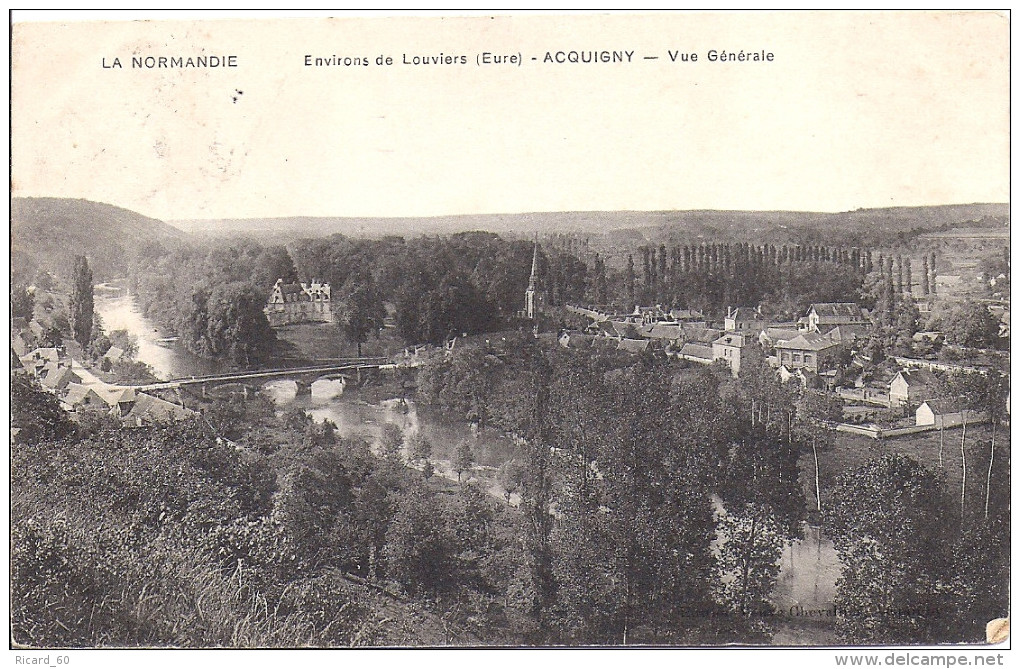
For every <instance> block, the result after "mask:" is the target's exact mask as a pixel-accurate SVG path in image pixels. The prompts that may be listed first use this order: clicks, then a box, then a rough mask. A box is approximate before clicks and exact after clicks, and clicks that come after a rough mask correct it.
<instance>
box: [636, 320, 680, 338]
mask: <svg viewBox="0 0 1020 669" xmlns="http://www.w3.org/2000/svg"><path fill="white" fill-rule="evenodd" d="M639 332H640V334H641V336H642V337H648V338H649V339H669V340H675V339H681V338H682V337H683V336H684V329H683V326H682V325H680V324H679V323H674V324H665V323H652V324H651V325H645V326H643V327H642V328H641V329H640V331H639Z"/></svg>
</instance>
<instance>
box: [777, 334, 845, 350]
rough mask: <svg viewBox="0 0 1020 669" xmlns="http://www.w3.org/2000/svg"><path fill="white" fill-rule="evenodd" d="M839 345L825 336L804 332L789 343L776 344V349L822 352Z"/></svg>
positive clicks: (780, 342)
mask: <svg viewBox="0 0 1020 669" xmlns="http://www.w3.org/2000/svg"><path fill="white" fill-rule="evenodd" d="M837 344H839V342H838V341H835V340H833V339H830V338H829V337H828V336H827V335H820V334H817V333H814V332H804V333H801V334H799V335H797V336H796V337H795V338H794V339H791V340H789V341H779V342H776V348H785V349H791V350H795V351H824V350H825V349H827V348H831V347H833V346H836V345H837Z"/></svg>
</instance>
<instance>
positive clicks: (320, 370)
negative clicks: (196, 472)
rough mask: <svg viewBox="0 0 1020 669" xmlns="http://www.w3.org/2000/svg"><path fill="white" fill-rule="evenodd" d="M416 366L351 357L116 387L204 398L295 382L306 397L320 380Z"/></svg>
mask: <svg viewBox="0 0 1020 669" xmlns="http://www.w3.org/2000/svg"><path fill="white" fill-rule="evenodd" d="M414 366H417V365H416V364H414V363H413V362H411V363H400V364H398V363H394V362H392V361H390V360H389V359H388V358H354V359H351V360H344V361H337V362H335V363H331V364H327V365H315V366H311V367H288V368H285V369H260V370H252V371H241V372H229V373H225V374H210V375H207V376H186V377H183V378H179V379H170V380H169V381H160V382H158V383H146V384H139V385H123V386H118V387H119V388H123V389H125V390H126V389H129V388H130V389H133V390H136V391H140V392H151V391H157V390H176V391H180V390H182V389H185V388H192V389H197V390H199V391H200V392H201V394H202V395H203V396H204V395H205V394H206V391H207V390H208V389H209V388H213V387H217V386H224V385H228V384H238V385H241V386H243V387H244V388H245V390H246V391H247V389H248V388H258V387H261V386H262V385H263V384H265V383H266V382H267V381H275V380H279V379H283V380H288V381H294V382H295V383H297V392H298V394H299V395H308V394H311V392H312V384H313V383H315V382H316V381H318V380H320V379H338V378H345V379H346V378H348V377H350V376H351V375H355V376H356V377H357V380H358V381H361V379H362V377H363V375H365V374H369V373H374V372H378V371H382V370H388V369H399V368H403V367H414Z"/></svg>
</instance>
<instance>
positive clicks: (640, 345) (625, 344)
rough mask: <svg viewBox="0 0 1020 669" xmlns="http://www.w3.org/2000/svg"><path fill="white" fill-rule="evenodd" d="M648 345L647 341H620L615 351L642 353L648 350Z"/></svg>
mask: <svg viewBox="0 0 1020 669" xmlns="http://www.w3.org/2000/svg"><path fill="white" fill-rule="evenodd" d="M648 344H649V341H648V340H647V339H621V340H620V345H619V346H617V350H618V351H630V352H631V353H641V352H642V351H646V350H648Z"/></svg>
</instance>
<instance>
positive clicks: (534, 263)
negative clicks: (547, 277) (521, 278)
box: [528, 233, 538, 291]
mask: <svg viewBox="0 0 1020 669" xmlns="http://www.w3.org/2000/svg"><path fill="white" fill-rule="evenodd" d="M537 280H538V233H535V251H534V253H533V255H532V256H531V278H530V279H528V290H530V291H534V290H535V282H536V281H537Z"/></svg>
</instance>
